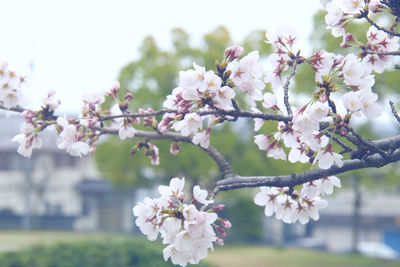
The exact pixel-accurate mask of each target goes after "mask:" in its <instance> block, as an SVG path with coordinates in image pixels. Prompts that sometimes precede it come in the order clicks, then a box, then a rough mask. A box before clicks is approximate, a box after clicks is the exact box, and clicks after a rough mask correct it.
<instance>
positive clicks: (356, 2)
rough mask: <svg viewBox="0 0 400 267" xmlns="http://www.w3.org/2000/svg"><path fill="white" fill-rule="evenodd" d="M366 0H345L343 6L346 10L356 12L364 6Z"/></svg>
mask: <svg viewBox="0 0 400 267" xmlns="http://www.w3.org/2000/svg"><path fill="white" fill-rule="evenodd" d="M363 3H364V1H363V0H343V6H344V8H345V10H346V12H349V13H354V12H356V11H358V10H360V8H361V7H362V5H363Z"/></svg>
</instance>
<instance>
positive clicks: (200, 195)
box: [193, 185, 214, 205]
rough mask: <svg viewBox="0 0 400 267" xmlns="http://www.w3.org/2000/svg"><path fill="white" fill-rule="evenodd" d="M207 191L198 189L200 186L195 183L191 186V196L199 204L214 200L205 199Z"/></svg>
mask: <svg viewBox="0 0 400 267" xmlns="http://www.w3.org/2000/svg"><path fill="white" fill-rule="evenodd" d="M207 195H208V192H207V190H202V189H200V186H198V185H196V186H194V187H193V197H194V199H196V201H198V202H200V203H201V204H205V205H208V204H211V203H214V200H207Z"/></svg>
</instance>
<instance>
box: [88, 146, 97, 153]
mask: <svg viewBox="0 0 400 267" xmlns="http://www.w3.org/2000/svg"><path fill="white" fill-rule="evenodd" d="M96 148H97V146H96V145H92V146H91V147H90V148H89V152H90V153H93V152H95V151H96Z"/></svg>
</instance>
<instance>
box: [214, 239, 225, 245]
mask: <svg viewBox="0 0 400 267" xmlns="http://www.w3.org/2000/svg"><path fill="white" fill-rule="evenodd" d="M215 244H217V245H219V246H223V245H224V240H223V239H222V238H220V237H217V239H216V240H215Z"/></svg>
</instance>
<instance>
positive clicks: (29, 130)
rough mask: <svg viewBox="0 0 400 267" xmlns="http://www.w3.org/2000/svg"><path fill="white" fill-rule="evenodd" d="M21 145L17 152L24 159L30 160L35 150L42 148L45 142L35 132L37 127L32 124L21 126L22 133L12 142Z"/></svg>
mask: <svg viewBox="0 0 400 267" xmlns="http://www.w3.org/2000/svg"><path fill="white" fill-rule="evenodd" d="M11 141H13V142H17V143H19V146H18V150H17V152H18V153H19V154H21V155H22V156H24V157H28V158H30V157H31V155H32V150H33V149H34V148H41V147H42V144H43V141H42V139H41V138H40V137H39V136H38V135H37V133H36V132H35V127H34V125H32V124H31V123H26V122H25V123H23V124H22V125H21V133H20V134H18V135H16V136H14V138H13V139H12V140H11Z"/></svg>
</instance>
